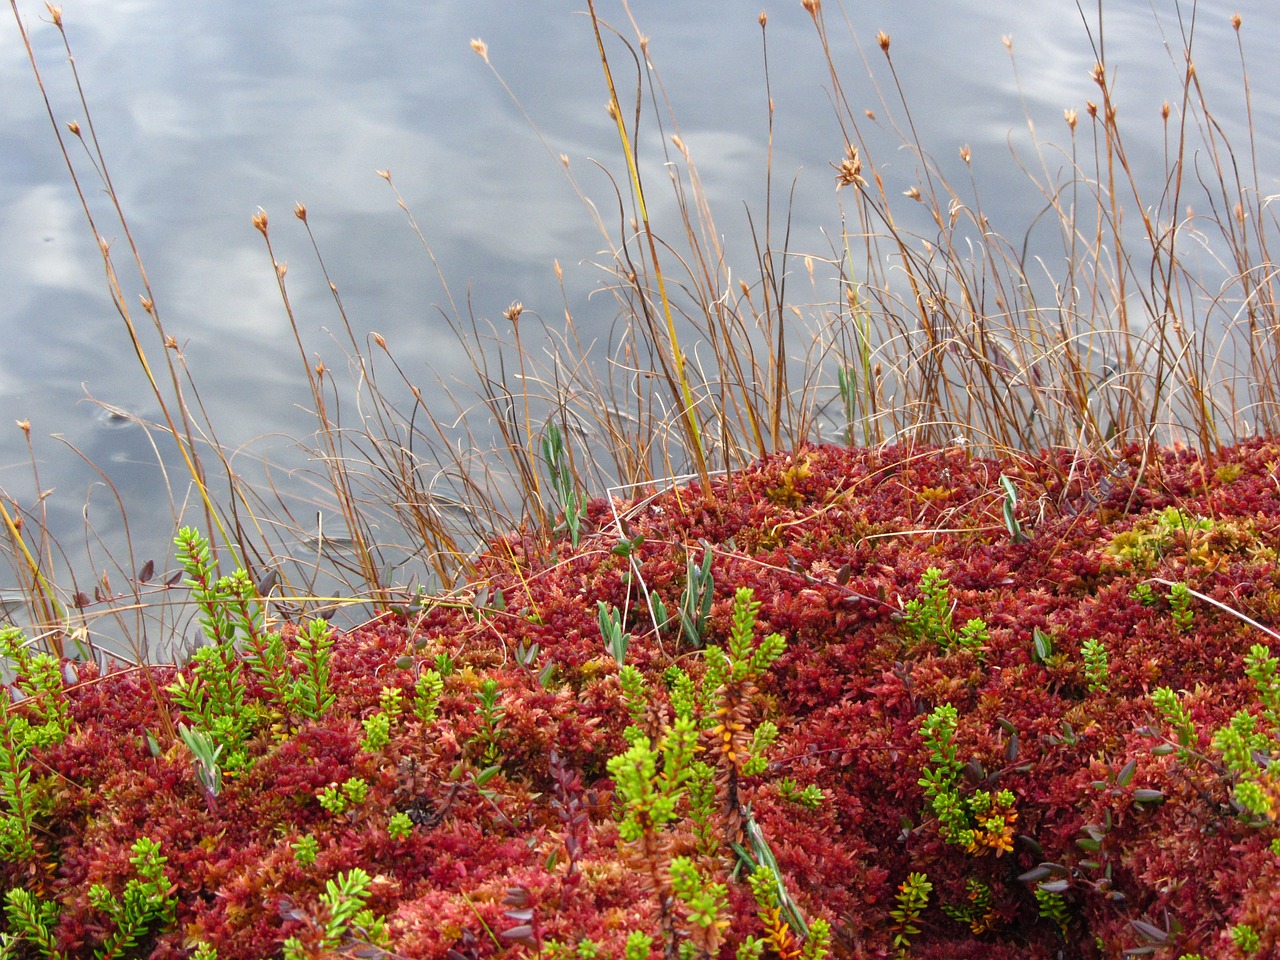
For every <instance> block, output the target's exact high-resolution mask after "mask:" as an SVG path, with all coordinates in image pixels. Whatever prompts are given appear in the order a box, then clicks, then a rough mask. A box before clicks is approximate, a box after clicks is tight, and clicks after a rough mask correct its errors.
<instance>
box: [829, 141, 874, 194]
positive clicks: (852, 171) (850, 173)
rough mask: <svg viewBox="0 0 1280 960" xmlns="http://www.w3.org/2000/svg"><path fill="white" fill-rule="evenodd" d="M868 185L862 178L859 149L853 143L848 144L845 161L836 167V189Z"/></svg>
mask: <svg viewBox="0 0 1280 960" xmlns="http://www.w3.org/2000/svg"><path fill="white" fill-rule="evenodd" d="M866 183H867V181H866V180H864V179H863V177H862V157H861V156H859V154H858V148H857V147H855V146H854V145H853V144H851V143H850V144H846V146H845V154H844V159H843V160H841V161H840V165H839V166H837V167H836V189H837V190H839V189H841V188H842V187H850V186H854V187H862V186H866Z"/></svg>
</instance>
